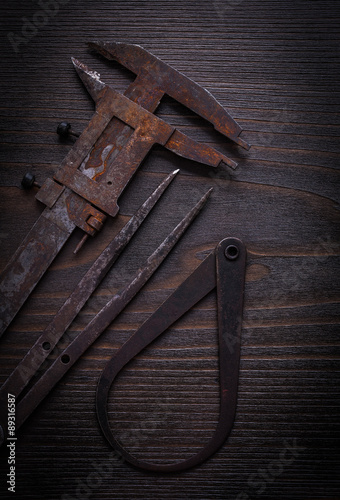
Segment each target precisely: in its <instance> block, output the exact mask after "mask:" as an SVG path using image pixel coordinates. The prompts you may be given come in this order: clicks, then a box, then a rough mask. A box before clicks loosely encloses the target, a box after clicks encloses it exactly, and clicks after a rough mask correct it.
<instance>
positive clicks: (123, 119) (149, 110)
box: [0, 42, 250, 335]
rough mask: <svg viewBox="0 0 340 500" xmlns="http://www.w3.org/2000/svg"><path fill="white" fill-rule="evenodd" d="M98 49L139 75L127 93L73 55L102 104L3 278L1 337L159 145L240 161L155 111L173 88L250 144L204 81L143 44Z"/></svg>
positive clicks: (41, 194)
mask: <svg viewBox="0 0 340 500" xmlns="http://www.w3.org/2000/svg"><path fill="white" fill-rule="evenodd" d="M89 46H90V48H91V49H93V50H95V51H97V52H99V53H100V54H102V55H103V56H104V57H106V58H108V59H111V60H116V61H118V62H119V63H121V64H122V65H123V66H125V67H126V68H128V69H129V70H131V71H132V72H134V73H135V74H137V78H136V79H135V81H134V82H133V83H131V84H130V86H129V87H128V88H127V90H126V91H125V93H124V95H123V94H120V93H119V92H117V91H115V90H114V89H113V88H112V87H110V86H108V85H106V84H105V83H103V82H102V81H101V80H100V75H99V74H98V73H96V72H95V71H91V70H90V69H89V68H88V67H87V66H86V65H85V64H82V63H81V62H79V61H78V60H76V59H72V61H73V64H74V67H75V69H76V71H77V73H78V74H79V76H80V78H81V79H82V81H83V83H84V85H85V87H86V88H87V90H88V92H89V93H90V95H91V96H92V98H93V99H94V101H95V103H96V110H95V113H94V115H93V117H92V119H91V121H90V122H89V124H88V125H87V127H86V128H85V130H84V131H83V133H82V134H81V136H80V137H79V138H78V139H77V141H76V142H75V144H74V146H73V147H72V149H71V150H70V151H69V153H68V154H67V156H66V157H65V159H64V160H63V161H62V163H61V165H60V167H59V169H58V170H57V172H56V173H55V175H54V176H53V178H52V179H47V180H46V181H45V183H44V184H43V185H42V187H41V189H40V190H39V191H38V193H37V195H36V198H37V199H38V200H39V201H41V202H43V203H44V204H45V205H46V208H45V210H44V211H43V213H42V214H41V216H40V217H39V218H38V220H37V221H36V223H35V225H34V226H33V228H32V229H31V231H30V232H29V233H28V235H27V236H26V238H25V239H24V241H23V243H22V244H21V245H20V247H19V248H18V250H17V251H16V252H15V254H14V255H13V257H12V259H11V261H10V262H9V263H8V265H7V267H6V268H5V270H4V272H3V274H2V276H1V279H0V335H1V334H2V333H3V332H4V331H5V330H6V328H7V326H8V325H9V324H10V322H11V321H12V319H13V318H14V317H15V315H16V313H17V312H18V311H19V309H20V308H21V306H22V305H23V303H24V302H25V300H26V299H27V297H28V296H29V294H30V293H31V292H32V290H33V289H34V287H35V285H36V284H37V283H38V281H39V280H40V278H41V277H42V276H43V274H44V273H45V271H46V270H47V268H48V267H49V265H50V264H51V263H52V261H53V260H54V258H55V257H56V255H57V254H58V252H59V251H60V250H61V248H62V247H63V245H64V244H65V242H66V241H67V239H68V238H69V236H70V235H71V233H72V232H73V230H74V229H75V228H76V227H79V228H81V229H82V230H84V231H85V233H86V234H85V236H86V235H91V236H94V235H95V234H96V233H97V232H98V231H100V229H101V228H102V226H103V224H104V221H105V219H106V218H107V216H112V217H114V216H115V215H116V214H117V212H118V210H119V207H118V204H117V200H118V198H119V196H120V195H121V193H122V191H123V190H124V188H125V187H126V185H127V184H128V182H129V181H130V179H131V177H132V176H133V174H134V173H135V171H136V170H137V168H138V166H139V165H140V163H141V162H142V160H143V159H144V158H145V156H146V155H147V153H148V152H149V151H150V149H151V148H152V146H153V145H154V144H156V143H157V144H161V145H163V146H164V147H166V148H167V149H169V150H170V151H173V152H174V153H176V154H178V155H181V156H183V157H185V158H189V159H191V160H194V161H197V162H201V163H204V164H207V165H210V166H213V167H216V166H218V165H219V164H220V162H224V163H226V164H227V165H229V166H230V167H231V168H235V167H236V163H235V162H234V161H232V160H231V159H229V158H227V157H226V156H224V155H223V154H221V153H220V152H218V151H216V150H215V149H213V148H211V147H209V146H208V145H206V144H202V143H197V142H196V141H194V140H193V139H190V138H189V137H188V136H186V135H185V134H183V133H182V132H180V131H179V130H177V129H175V128H174V127H172V126H170V125H169V124H167V123H166V122H165V121H163V120H162V119H160V118H158V117H157V116H155V115H154V114H153V112H154V111H155V110H156V108H157V106H158V104H159V102H160V99H161V98H162V97H163V95H164V94H168V95H169V96H171V97H172V98H174V99H176V100H177V101H179V102H180V103H182V104H183V105H185V106H187V107H188V108H190V109H191V110H192V111H194V112H196V113H197V114H198V115H200V116H201V117H203V118H205V119H207V120H208V121H210V122H211V123H212V124H213V125H214V127H215V129H216V130H218V131H219V132H221V133H222V134H224V135H225V136H226V137H228V138H229V139H231V140H232V141H234V142H235V143H236V144H238V145H240V146H242V147H243V148H245V149H249V147H250V146H249V145H248V144H247V143H246V142H245V141H243V140H242V139H241V138H240V137H239V135H240V133H241V131H242V129H241V127H240V126H239V125H238V124H237V123H236V122H235V121H234V120H233V119H232V118H231V116H230V115H229V114H228V113H227V111H226V110H225V109H224V108H223V107H222V106H221V105H220V104H219V103H218V102H217V101H216V99H215V98H214V97H213V96H212V95H211V94H210V93H209V92H208V91H207V90H205V89H203V88H202V87H201V86H199V85H198V84H196V83H195V82H193V81H192V80H190V79H189V78H187V77H186V76H184V75H183V74H181V73H179V72H178V71H176V70H175V69H174V68H172V67H171V66H169V65H167V64H166V63H164V62H162V61H161V60H160V59H158V58H157V57H155V56H153V55H152V54H150V53H149V52H147V51H146V50H145V49H143V48H142V47H140V46H138V45H131V44H125V43H118V42H110V43H107V42H91V43H89Z"/></svg>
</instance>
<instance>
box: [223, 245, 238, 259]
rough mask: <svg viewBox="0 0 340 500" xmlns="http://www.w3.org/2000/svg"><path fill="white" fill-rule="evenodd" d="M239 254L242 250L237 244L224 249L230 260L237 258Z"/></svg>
mask: <svg viewBox="0 0 340 500" xmlns="http://www.w3.org/2000/svg"><path fill="white" fill-rule="evenodd" d="M239 254H240V251H239V249H238V247H237V246H236V245H228V246H227V248H226V249H225V250H224V255H225V256H226V257H227V259H229V260H235V259H237V257H238V256H239Z"/></svg>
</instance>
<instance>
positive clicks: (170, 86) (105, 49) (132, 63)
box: [88, 40, 250, 150]
mask: <svg viewBox="0 0 340 500" xmlns="http://www.w3.org/2000/svg"><path fill="white" fill-rule="evenodd" d="M88 46H89V48H90V49H91V50H93V51H94V52H97V53H99V54H101V55H102V56H103V57H105V58H106V59H109V60H114V61H117V62H119V63H120V64H122V65H123V66H125V67H126V68H128V69H129V70H130V71H132V72H133V73H135V74H136V75H137V79H138V78H139V79H143V78H145V79H148V80H149V83H150V81H153V82H154V86H155V88H158V89H161V90H162V92H163V94H167V95H169V96H170V97H172V98H174V99H175V100H176V101H178V102H180V103H181V104H183V105H184V106H186V107H188V108H189V109H191V110H192V111H194V112H195V113H197V114H198V115H199V116H201V117H202V118H205V119H206V120H208V121H209V122H210V123H212V124H213V126H214V128H215V129H216V130H217V131H218V132H220V133H221V134H223V135H225V136H226V137H228V138H229V139H231V140H232V141H233V142H235V143H236V144H238V145H239V146H241V147H242V148H244V149H246V150H249V149H250V145H249V144H248V143H247V142H246V141H244V140H243V139H241V137H239V135H240V134H241V132H242V128H241V127H240V126H239V125H238V123H236V121H235V120H234V119H233V118H232V117H231V116H230V115H229V113H228V112H227V111H226V110H225V109H224V108H223V106H222V105H221V104H220V103H219V102H218V101H217V100H216V99H215V97H214V96H213V95H212V94H211V93H210V92H209V91H208V90H206V89H204V88H203V87H201V86H200V85H198V84H197V83H195V82H194V81H193V80H191V79H190V78H188V77H187V76H185V75H183V74H182V73H180V72H179V71H177V70H176V69H174V68H173V67H171V66H170V65H168V64H166V63H165V62H163V61H161V60H160V59H158V57H156V56H154V55H153V54H151V53H150V52H148V51H147V50H145V49H144V48H143V47H141V46H139V45H134V44H127V43H122V42H104V41H98V40H94V41H91V42H88ZM146 75H148V76H147V77H146Z"/></svg>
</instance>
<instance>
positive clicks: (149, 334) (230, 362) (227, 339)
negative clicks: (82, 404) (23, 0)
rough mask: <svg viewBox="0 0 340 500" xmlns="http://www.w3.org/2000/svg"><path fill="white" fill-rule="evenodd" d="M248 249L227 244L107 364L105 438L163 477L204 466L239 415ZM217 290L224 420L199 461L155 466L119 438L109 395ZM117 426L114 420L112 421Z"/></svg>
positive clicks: (102, 406)
mask: <svg viewBox="0 0 340 500" xmlns="http://www.w3.org/2000/svg"><path fill="white" fill-rule="evenodd" d="M245 265H246V248H245V246H244V244H243V243H242V241H240V240H239V239H237V238H226V239H224V240H222V241H221V242H220V243H219V244H218V245H217V247H216V249H215V251H214V252H212V253H211V254H210V255H209V256H208V257H207V258H206V259H205V260H204V261H203V262H202V263H201V264H200V265H199V267H198V268H197V269H196V270H195V271H194V272H193V273H192V274H191V275H190V276H189V277H188V278H187V279H186V280H185V281H184V282H183V283H182V284H181V285H180V286H179V287H178V288H177V289H176V290H175V291H174V292H173V293H172V295H170V297H169V298H168V299H167V300H166V301H165V302H164V303H163V304H162V305H161V306H160V307H159V308H158V309H157V311H156V312H154V313H153V314H152V315H151V317H150V318H149V319H147V320H146V321H145V323H143V325H142V326H141V327H140V328H139V330H138V331H137V332H135V333H134V334H133V335H132V336H131V337H130V339H129V340H127V342H126V343H125V344H123V346H122V347H121V348H120V349H119V350H118V352H117V353H116V354H115V355H114V356H113V357H112V358H111V360H110V361H109V362H108V363H107V365H106V367H105V369H104V371H103V373H102V375H101V377H100V379H99V383H98V387H97V396H96V407H97V416H98V420H99V424H100V426H101V428H102V431H103V433H104V436H105V437H106V439H107V440H108V441H109V443H110V444H111V445H112V446H113V447H114V448H115V449H116V450H117V452H118V453H119V454H120V455H121V456H122V457H123V458H124V460H126V461H128V462H130V463H131V464H133V465H134V466H136V467H140V468H142V469H146V470H152V471H158V472H179V471H183V470H185V469H188V468H190V467H193V466H195V465H198V464H201V463H202V462H203V461H205V460H206V459H207V458H209V457H210V456H211V455H212V454H213V453H215V451H217V449H218V448H219V447H220V446H221V445H222V444H223V443H224V441H225V439H226V438H227V437H228V435H229V433H230V431H231V428H232V425H233V422H234V418H235V412H236V402H237V387H238V372H239V359H240V346H241V321H242V319H241V318H242V307H243V290H244V278H245ZM215 287H216V288H217V310H218V325H219V337H218V339H219V374H220V376H219V379H220V415H219V420H218V424H217V427H216V430H215V432H214V434H213V436H212V437H211V439H210V441H209V442H208V443H207V444H206V445H205V446H204V448H203V449H202V450H201V451H199V452H198V453H197V454H196V455H194V456H192V457H191V458H189V459H187V460H184V461H182V462H176V463H171V464H155V463H151V462H148V461H144V460H140V459H139V458H136V457H134V456H133V455H132V454H131V453H130V452H128V451H127V450H126V449H125V448H124V446H123V445H122V444H121V443H120V442H119V440H118V439H117V438H116V437H115V436H114V435H113V432H112V430H111V427H110V425H109V417H108V413H107V403H108V394H109V390H110V387H111V385H112V383H113V381H114V379H115V378H116V376H117V375H118V373H119V372H120V371H121V370H122V369H123V368H124V367H125V366H126V365H127V364H128V363H129V361H131V360H132V359H133V358H134V356H136V355H137V354H138V353H140V352H141V351H142V350H143V349H144V348H145V347H146V346H148V345H149V344H150V343H151V342H152V341H153V340H155V339H156V338H157V337H158V336H159V335H161V333H163V332H164V331H165V330H166V329H167V328H169V327H170V326H171V325H172V324H173V323H174V322H175V321H176V320H178V319H179V318H180V317H181V316H182V315H183V314H184V313H185V312H187V311H188V310H189V309H190V308H191V307H193V306H194V305H195V304H196V303H197V302H198V301H199V300H201V299H202V298H203V297H205V296H206V295H207V294H208V293H209V292H210V291H211V290H213V289H214V288H215ZM111 421H112V418H111Z"/></svg>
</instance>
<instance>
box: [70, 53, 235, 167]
mask: <svg viewBox="0 0 340 500" xmlns="http://www.w3.org/2000/svg"><path fill="white" fill-rule="evenodd" d="M72 63H73V65H74V67H75V70H76V71H77V73H78V76H79V77H80V79H81V80H82V82H83V84H84V86H85V88H86V89H87V91H88V92H89V94H90V96H91V97H92V99H93V100H94V102H95V103H96V107H98V105H99V104H100V103H102V101H103V99H104V96H105V92H107V94H109V93H110V92H111V99H112V100H117V97H118V95H120V96H121V94H119V93H118V92H116V91H115V90H114V89H113V88H112V87H111V86H109V85H107V84H105V83H104V82H102V81H101V80H100V74H99V73H98V72H97V71H93V70H91V69H90V68H89V67H88V66H87V65H86V64H84V63H82V62H80V61H78V59H76V58H74V57H73V58H72ZM171 69H172V68H171ZM174 71H175V70H174ZM145 72H146V70H145V69H143V70H142V74H143V75H144V74H145ZM153 82H154V80H153ZM134 83H135V82H134ZM142 83H143V88H144V85H151V83H150V80H148V81H146V82H141V81H139V82H138V85H137V87H138V88H139V87H140V85H141V84H142ZM192 83H193V82H192ZM132 85H134V84H132ZM195 85H196V84H195ZM199 88H201V87H199ZM157 91H158V92H159V87H157V88H156V89H155V88H150V86H149V87H148V88H145V92H146V93H148V94H149V95H151V94H152V95H153V99H154V101H157V99H158V97H159V95H158V96H157ZM164 93H165V92H162V93H161V94H162V95H164ZM124 97H125V107H126V108H129V107H132V106H133V105H132V104H130V103H132V102H134V101H131V99H130V98H129V99H128V98H127V97H126V96H125V95H124ZM121 99H123V96H122V97H121ZM148 104H149V101H148ZM136 106H139V108H137V107H136ZM151 107H152V108H154V107H155V106H151ZM144 108H145V106H143V105H139V103H138V99H137V102H136V103H135V111H134V112H135V113H137V114H138V115H139V120H140V121H141V123H142V120H143V119H144V115H145V112H144V111H143V110H144ZM222 109H223V108H222ZM149 113H150V111H149ZM150 115H151V116H155V115H153V113H150ZM150 115H149V116H148V115H146V116H148V119H149V120H150V119H151V117H150ZM115 116H116V117H117V118H119V119H121V120H123V121H124V117H123V116H122V115H121V113H120V112H119V111H118V109H117V112H116V114H115ZM156 118H157V117H156ZM128 124H129V125H131V123H128ZM164 124H165V122H164V121H163V120H161V119H160V118H157V120H153V128H161V127H164V126H165V125H164ZM137 126H138V125H137ZM168 126H169V125H168ZM107 139H108V138H107ZM160 144H162V145H163V146H164V147H165V148H167V149H169V150H170V151H172V152H173V153H175V154H177V155H179V156H182V157H184V158H187V159H190V160H193V161H196V162H198V163H202V164H204V165H207V166H210V167H218V166H220V165H221V164H225V165H227V166H229V167H231V168H232V169H235V168H236V167H237V163H236V162H235V161H234V160H232V159H231V158H228V157H227V156H226V155H224V154H223V153H221V152H220V151H217V150H216V149H214V148H212V147H211V146H209V145H208V144H205V143H200V142H197V141H195V140H194V139H191V138H190V137H189V136H187V135H186V134H184V133H183V132H181V131H180V130H178V129H176V128H173V127H172V133H171V135H170V136H169V138H168V140H167V141H166V142H163V143H160Z"/></svg>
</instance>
